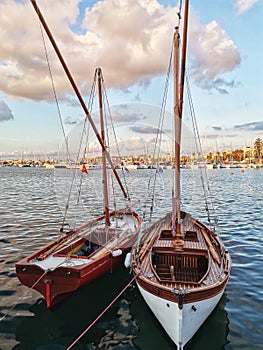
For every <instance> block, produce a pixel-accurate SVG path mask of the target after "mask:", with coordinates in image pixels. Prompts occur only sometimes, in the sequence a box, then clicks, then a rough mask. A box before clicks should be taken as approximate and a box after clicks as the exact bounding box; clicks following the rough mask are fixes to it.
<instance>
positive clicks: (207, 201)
mask: <svg viewBox="0 0 263 350" xmlns="http://www.w3.org/2000/svg"><path fill="white" fill-rule="evenodd" d="M186 87H187V97H188V100H189V107H190V114H191V117H192V124H193V131H194V136H195V137H194V139H195V144H196V150H197V152H198V153H199V154H201V155H202V158H203V159H204V158H205V157H204V152H203V149H202V144H201V139H200V135H199V131H198V127H197V120H196V114H195V110H194V105H193V99H192V95H191V89H190V82H189V77H188V75H187V72H186ZM199 170H200V173H201V184H202V188H203V191H204V198H205V206H206V211H207V219H208V222H209V224H210V225H212V222H211V217H210V210H212V211H213V213H214V231H215V229H217V230H219V229H218V219H217V216H216V211H215V208H214V205H213V201H212V198H211V197H212V195H211V190H210V184H209V179H208V175H207V171H206V168H202V167H200V168H199ZM204 180H205V181H206V185H205V181H204ZM210 206H211V208H210Z"/></svg>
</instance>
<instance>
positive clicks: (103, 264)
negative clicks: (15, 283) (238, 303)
mask: <svg viewBox="0 0 263 350" xmlns="http://www.w3.org/2000/svg"><path fill="white" fill-rule="evenodd" d="M31 2H32V4H33V6H34V8H35V10H36V12H37V14H38V16H39V18H40V20H41V22H42V24H43V26H44V28H45V30H46V32H47V34H48V36H49V38H50V40H51V42H52V44H53V46H54V48H55V51H56V52H57V54H58V57H59V59H60V61H61V63H62V65H63V67H64V69H65V72H66V74H67V76H68V78H69V80H70V82H71V85H72V87H73V89H74V90H75V92H76V94H77V97H78V99H79V101H80V103H81V105H82V107H83V109H84V112H85V115H86V116H87V118H88V119H89V121H90V124H91V126H92V127H93V130H94V132H95V135H96V136H97V139H98V141H99V143H100V145H101V148H102V167H103V184H104V188H103V192H104V212H102V213H101V214H98V216H97V217H96V218H95V219H92V220H90V221H88V222H86V223H84V224H83V225H81V226H80V227H78V228H76V229H72V230H70V231H69V232H67V233H62V235H61V236H60V237H59V238H58V239H57V240H55V241H54V242H51V243H50V244H48V245H46V246H45V247H43V248H41V249H40V250H38V251H37V252H35V253H33V254H31V255H30V256H28V257H25V258H24V259H22V260H21V261H19V262H18V263H17V264H16V274H17V277H18V278H19V280H20V282H21V283H22V284H24V285H25V286H27V287H29V288H32V289H34V290H36V291H38V292H39V293H41V294H42V295H43V296H44V298H45V299H46V302H47V307H52V306H53V305H55V304H57V303H58V302H60V301H61V300H62V299H64V298H65V297H66V296H68V295H69V294H70V293H72V292H73V291H75V290H77V289H78V288H79V287H81V286H82V285H84V284H87V283H89V282H91V281H93V280H95V279H96V278H98V277H100V276H102V275H103V274H105V273H107V272H110V271H112V269H113V268H114V267H116V266H117V265H118V264H120V263H121V262H123V261H124V256H125V252H126V251H127V250H128V249H130V247H131V246H132V245H133V243H134V241H135V239H136V237H137V234H138V232H139V230H140V227H141V219H140V217H139V216H138V215H137V213H136V212H134V211H133V210H132V209H131V208H130V206H129V203H127V205H126V206H125V208H124V209H115V210H114V211H110V209H109V200H108V192H107V190H108V185H107V169H106V168H107V161H108V164H109V165H110V166H111V170H112V171H113V173H114V175H115V176H116V179H117V182H118V184H119V185H120V188H121V190H122V192H123V194H124V196H125V197H126V198H127V194H126V192H125V190H124V187H123V186H122V183H121V181H120V178H119V176H118V173H117V171H116V170H115V168H114V166H113V164H112V162H111V159H110V156H109V153H108V151H107V148H106V141H105V135H104V124H103V108H102V96H101V81H102V73H101V70H100V69H99V68H98V69H97V70H96V73H97V76H98V96H99V112H100V124H101V133H99V132H98V130H97V129H96V126H95V124H94V122H93V120H92V118H91V116H90V113H89V111H88V109H87V107H86V105H85V103H84V101H83V99H82V97H81V94H80V92H79V90H78V88H77V86H76V84H75V82H74V80H73V78H72V76H71V74H70V72H69V70H68V68H67V66H66V64H65V62H64V60H63V58H62V56H61V54H60V52H59V49H58V47H57V46H56V43H55V41H54V39H53V37H52V34H51V32H50V31H49V29H48V27H47V24H46V23H45V20H44V18H43V16H42V15H41V13H40V10H39V8H38V6H37V4H36V2H35V1H34V0H32V1H31Z"/></svg>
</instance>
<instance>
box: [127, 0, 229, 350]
mask: <svg viewBox="0 0 263 350" xmlns="http://www.w3.org/2000/svg"><path fill="white" fill-rule="evenodd" d="M188 7H189V1H188V0H186V1H185V9H184V17H185V18H184V30H183V42H182V55H181V75H180V77H181V78H180V82H179V58H178V57H179V31H178V27H177V28H176V31H175V35H174V72H175V78H174V89H175V91H174V123H175V134H174V141H175V142H174V150H175V168H174V187H173V189H172V201H171V212H168V213H167V215H165V216H164V217H163V218H161V219H160V220H159V221H157V222H155V223H154V224H153V225H152V226H150V227H149V228H146V229H145V231H144V236H143V235H142V240H143V242H142V244H140V245H138V246H137V247H136V246H135V247H134V248H133V250H132V259H131V265H132V269H133V273H134V276H135V278H136V282H137V285H138V288H139V290H140V292H141V294H142V296H143V298H144V300H145V301H146V303H147V304H148V306H149V307H150V309H151V310H152V312H153V313H154V315H155V316H156V318H157V319H158V320H159V322H160V323H161V325H162V326H163V328H164V329H165V331H166V332H167V334H168V335H169V337H170V338H171V339H172V341H173V342H174V343H175V344H176V346H177V349H178V350H182V349H183V348H184V346H185V345H186V344H187V342H188V341H189V340H190V339H191V338H192V337H193V335H194V334H195V333H196V331H197V330H198V329H199V327H200V326H201V325H202V323H203V322H204V321H205V320H206V319H207V317H208V316H209V315H210V314H211V312H212V311H213V309H214V308H215V307H216V305H217V304H218V302H219V300H220V298H221V297H222V295H223V293H224V290H225V287H226V285H227V282H228V279H229V275H230V268H231V259H230V255H229V253H228V251H227V250H226V248H225V247H224V245H223V243H222V241H221V240H220V238H219V237H218V236H217V235H216V234H215V232H214V231H212V230H211V229H209V228H208V227H207V226H205V225H204V224H203V223H201V222H200V221H199V220H197V219H195V218H193V217H192V216H191V215H190V214H189V213H186V212H184V211H182V210H181V194H180V191H181V189H180V187H181V183H180V143H181V123H182V109H183V90H184V79H185V59H186V44H187V27H188ZM189 190H190V189H189Z"/></svg>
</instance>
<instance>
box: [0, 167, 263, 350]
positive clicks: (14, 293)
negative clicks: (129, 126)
mask: <svg viewBox="0 0 263 350" xmlns="http://www.w3.org/2000/svg"><path fill="white" fill-rule="evenodd" d="M69 172H70V170H61V173H60V175H63V174H64V175H65V177H66V176H68V174H69ZM194 173H195V171H190V170H184V171H183V174H182V175H183V184H184V191H183V202H184V203H185V209H186V210H190V211H191V212H192V213H193V214H196V215H197V216H198V217H199V218H202V217H203V216H204V211H199V209H200V207H201V205H200V197H199V195H198V193H199V185H198V183H197V180H196V177H195V176H193V175H194ZM208 175H209V180H210V187H211V188H212V190H213V193H214V197H215V207H216V210H217V214H218V217H219V222H220V227H221V235H222V238H223V241H224V242H225V244H226V246H227V248H228V249H229V251H230V253H231V256H232V263H233V265H232V273H231V278H230V281H229V283H228V285H227V288H226V291H225V293H224V296H223V298H222V299H221V301H220V303H219V304H218V306H217V308H216V309H215V311H214V312H213V313H212V315H211V316H210V317H209V319H208V320H207V321H206V322H205V324H204V325H203V326H202V327H201V329H200V330H199V331H198V333H197V334H196V336H195V337H194V338H193V339H192V341H191V342H190V343H189V345H188V346H187V349H188V350H201V349H202V350H219V349H227V350H230V349H231V350H232V349H247V350H257V349H263V290H262V286H263V268H262V266H263V258H262V243H263V242H262V241H263V228H262V227H263V219H262V216H263V200H262V188H263V170H254V169H251V170H250V169H246V170H245V171H244V172H242V171H241V169H235V170H231V171H230V170H227V169H219V170H210V171H209V172H208ZM55 177H56V176H55ZM0 178H1V180H0V181H1V182H0V186H1V188H0V267H1V269H0V296H1V298H0V317H2V320H1V322H0V349H1V350H7V349H16V350H31V349H32V350H33V349H38V350H46V349H51V350H52V349H66V348H67V347H68V346H69V345H70V344H71V343H72V342H73V341H74V340H75V339H76V337H77V336H78V335H79V334H80V333H81V332H82V331H83V330H84V329H85V328H86V327H88V326H89V324H90V323H91V322H92V321H93V320H94V319H95V318H96V317H97V316H98V315H99V314H100V312H101V311H102V310H104V308H105V307H106V306H107V305H108V304H109V303H110V302H111V301H112V300H113V299H114V298H115V296H116V295H117V294H118V293H119V291H121V290H122V288H123V287H124V286H125V285H126V284H127V283H128V282H129V280H130V279H131V275H130V274H129V271H128V270H126V269H125V268H124V267H121V268H120V269H119V270H118V271H114V273H113V274H112V275H106V276H105V277H103V278H101V279H100V280H98V281H96V282H94V283H92V284H90V285H88V286H85V287H84V288H82V289H80V290H79V291H77V292H76V293H75V294H74V295H72V296H71V297H70V298H69V299H67V300H66V301H65V302H63V303H62V304H60V305H58V306H56V308H54V309H52V310H47V309H46V304H45V301H44V300H43V298H41V297H40V296H39V294H38V293H36V292H34V291H32V290H29V289H28V288H26V287H24V286H22V285H21V284H20V283H19V281H18V280H17V278H16V274H15V263H16V262H17V261H18V260H20V259H21V258H22V257H24V256H25V255H28V254H29V253H31V252H33V251H35V250H36V249H38V248H40V247H42V246H43V245H45V244H47V243H48V242H50V241H51V240H53V239H54V238H55V237H57V235H58V230H59V227H60V226H59V224H60V222H61V220H62V214H61V211H60V208H59V205H58V201H57V196H56V193H57V187H58V186H59V183H58V181H57V180H58V176H57V177H56V178H55V179H54V172H53V171H52V170H47V169H41V168H7V167H5V168H0ZM147 178H148V175H147V171H145V170H140V171H135V172H132V173H131V175H130V176H129V179H128V182H129V183H130V184H133V192H135V193H134V194H135V196H136V197H137V198H138V197H139V196H140V194H141V198H142V199H143V198H144V197H143V196H144V195H145V188H146V187H147ZM159 182H160V183H159V187H160V193H159V196H158V197H157V206H156V212H155V216H161V215H162V212H163V211H164V210H165V209H166V208H167V205H168V204H167V199H169V194H167V193H168V192H167V184H168V183H169V182H171V172H170V171H168V170H165V171H164V173H163V174H162V175H161V176H160V179H159ZM134 184H135V186H134ZM136 191H137V192H136ZM58 197H59V196H58ZM142 206H143V205H142V204H141V207H142ZM74 349H89V350H94V349H105V350H106V349H113V350H121V349H123V350H128V349H129V350H130V349H142V350H159V349H160V350H169V349H174V346H173V344H172V343H171V341H170V340H169V338H168V337H167V335H166V334H165V332H164V331H163V330H162V328H161V327H160V326H159V324H158V322H157V321H156V319H155V318H154V316H153V315H152V313H151V311H150V310H149V309H148V307H147V306H146V305H145V304H144V302H143V300H142V298H141V296H140V294H139V292H138V290H137V288H136V287H135V286H134V285H132V286H131V287H129V288H128V289H127V290H126V292H125V293H124V294H122V295H121V296H120V298H119V299H118V300H117V301H116V302H115V303H114V304H113V306H112V307H111V308H110V309H109V310H108V311H107V312H106V313H105V314H104V316H103V317H102V318H100V319H99V320H98V322H97V323H96V324H95V325H94V326H93V328H91V330H90V331H89V332H88V333H87V334H86V335H85V336H84V337H83V338H82V339H81V340H80V341H79V342H78V344H77V345H76V346H75V347H74Z"/></svg>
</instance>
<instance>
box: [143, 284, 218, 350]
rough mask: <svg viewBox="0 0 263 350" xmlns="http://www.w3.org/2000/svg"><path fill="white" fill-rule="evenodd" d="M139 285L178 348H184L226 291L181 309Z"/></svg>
mask: <svg viewBox="0 0 263 350" xmlns="http://www.w3.org/2000/svg"><path fill="white" fill-rule="evenodd" d="M137 285H138V288H139V290H140V292H141V294H142V296H143V298H144V300H145V301H146V303H147V304H148V306H149V308H150V309H151V310H152V312H153V313H154V315H155V316H156V318H157V319H158V321H159V322H160V323H161V325H162V327H163V328H164V330H165V331H166V333H167V334H168V335H169V337H170V338H171V339H172V341H173V342H174V343H175V344H176V345H177V349H178V350H182V349H183V347H184V346H185V345H186V343H187V342H189V340H190V339H191V338H192V337H193V336H194V334H195V333H196V332H197V330H198V329H199V328H200V326H201V325H202V324H203V323H204V321H205V320H206V319H207V317H208V316H209V315H210V314H211V312H212V311H213V310H214V308H215V307H216V305H217V304H218V302H219V300H220V299H221V297H222V295H223V293H224V290H223V291H221V292H220V293H219V294H218V295H216V296H214V297H212V298H209V299H206V300H202V301H197V302H194V303H188V304H183V308H182V309H181V310H180V309H179V307H178V304H177V303H175V302H172V301H169V300H165V299H162V298H160V297H157V296H156V295H153V294H151V293H149V292H147V291H146V290H144V289H143V288H142V287H141V286H140V285H139V284H137Z"/></svg>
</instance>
